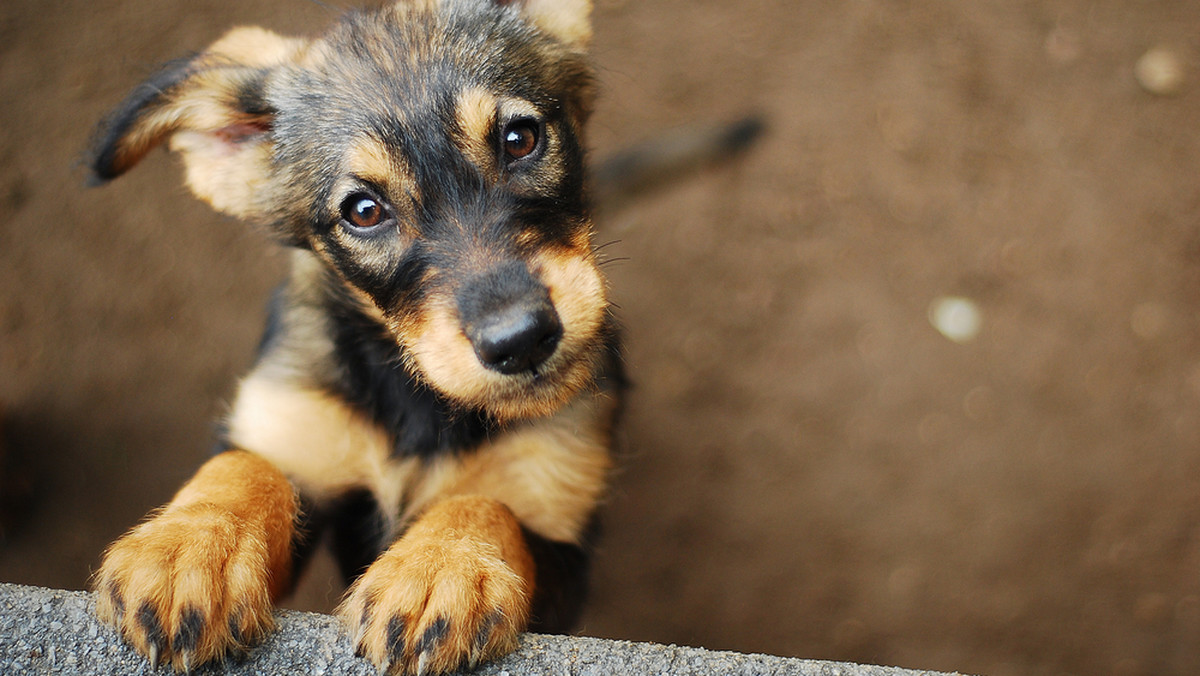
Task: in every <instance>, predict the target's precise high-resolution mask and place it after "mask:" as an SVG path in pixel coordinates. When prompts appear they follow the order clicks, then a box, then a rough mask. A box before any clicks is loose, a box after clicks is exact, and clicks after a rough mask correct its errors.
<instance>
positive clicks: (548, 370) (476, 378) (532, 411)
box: [413, 350, 597, 423]
mask: <svg viewBox="0 0 1200 676" xmlns="http://www.w3.org/2000/svg"><path fill="white" fill-rule="evenodd" d="M444 356H445V355H444V353H442V354H441V355H437V356H435V357H434V358H433V359H432V360H429V361H431V362H433V363H423V362H425V361H426V360H424V359H422V355H421V354H419V353H418V354H416V355H415V359H414V364H413V365H414V366H415V367H416V369H417V370H418V371H419V374H418V375H419V377H421V378H422V380H423V381H424V382H425V383H426V384H427V385H429V386H430V387H432V388H433V389H435V390H437V391H438V392H440V393H441V394H443V395H444V396H446V397H447V398H448V399H450V400H451V401H452V402H454V403H455V404H457V405H459V406H462V407H464V408H471V409H482V410H483V411H484V412H485V413H487V415H488V416H490V417H491V418H493V419H495V420H496V421H498V422H501V423H507V422H514V421H517V420H527V419H533V418H542V417H546V416H549V415H552V414H553V413H554V412H556V411H558V410H559V409H560V408H562V407H563V406H564V405H566V404H567V402H569V401H571V400H572V399H574V398H575V396H576V395H578V394H579V393H580V391H581V390H582V389H583V388H584V387H585V386H586V385H587V384H588V383H589V382H591V381H592V379H593V378H592V377H593V374H594V372H595V369H596V362H597V355H596V354H592V353H589V352H582V353H581V352H579V351H574V352H573V353H569V354H568V353H564V350H560V351H559V353H558V354H555V355H554V356H552V357H551V358H550V359H549V360H548V361H547V362H546V363H544V364H542V365H541V366H539V367H538V368H537V369H535V370H533V371H527V372H524V373H516V374H512V375H504V374H500V373H496V372H494V371H492V370H490V369H488V368H486V367H485V366H483V365H482V364H481V363H479V362H478V361H474V363H473V364H472V365H471V366H470V367H469V369H465V370H467V371H469V372H468V373H464V372H463V371H464V369H461V368H460V369H451V368H449V365H448V364H447V363H446V361H445V360H442V359H439V358H438V357H444ZM464 376H465V377H464Z"/></svg>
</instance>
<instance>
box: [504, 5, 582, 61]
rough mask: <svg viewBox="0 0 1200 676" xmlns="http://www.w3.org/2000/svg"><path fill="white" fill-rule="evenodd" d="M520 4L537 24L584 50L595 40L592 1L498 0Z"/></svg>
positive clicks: (529, 17)
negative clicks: (593, 37)
mask: <svg viewBox="0 0 1200 676" xmlns="http://www.w3.org/2000/svg"><path fill="white" fill-rule="evenodd" d="M496 2H497V3H498V4H501V5H516V6H518V7H520V8H521V13H522V14H524V15H525V16H526V18H528V19H529V21H530V22H531V23H533V25H535V26H537V27H538V28H541V29H542V30H544V31H546V32H547V33H549V34H550V35H553V36H554V37H556V38H558V39H559V40H562V41H563V42H565V43H567V44H569V45H571V46H573V47H577V48H579V49H583V48H585V47H587V45H588V42H590V41H591V39H592V0H496Z"/></svg>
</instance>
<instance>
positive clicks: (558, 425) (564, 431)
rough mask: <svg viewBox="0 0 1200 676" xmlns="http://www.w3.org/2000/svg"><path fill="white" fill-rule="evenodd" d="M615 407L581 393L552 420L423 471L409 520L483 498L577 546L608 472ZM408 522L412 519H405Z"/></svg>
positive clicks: (603, 398)
mask: <svg viewBox="0 0 1200 676" xmlns="http://www.w3.org/2000/svg"><path fill="white" fill-rule="evenodd" d="M615 404H616V402H615V401H614V399H613V398H612V397H610V396H608V395H606V394H603V393H597V394H585V395H583V396H581V397H580V398H579V399H578V400H577V401H575V402H574V403H572V404H571V405H569V406H568V407H567V408H566V409H564V410H562V411H560V412H559V413H557V414H555V415H554V416H553V417H552V418H550V419H548V420H544V421H538V422H536V423H531V424H528V425H525V426H523V427H521V428H520V429H516V430H513V431H511V432H509V433H507V434H504V435H502V436H500V437H498V438H497V439H496V440H495V441H494V442H492V443H488V444H485V445H484V446H483V447H481V448H479V449H478V450H477V451H476V452H475V453H472V454H470V455H466V456H463V457H451V456H448V457H443V458H440V459H438V460H436V461H435V462H434V463H433V464H432V466H430V467H429V468H428V470H426V471H425V472H424V473H423V476H422V480H421V481H420V482H419V483H418V484H417V486H416V488H415V490H414V491H413V493H412V495H411V498H410V500H411V502H410V503H409V507H408V512H407V513H408V514H418V513H420V511H421V510H423V509H425V507H426V506H427V505H428V504H430V503H431V502H433V501H436V500H437V499H439V498H440V497H441V496H445V495H484V496H488V497H490V498H493V499H495V500H498V501H500V502H501V503H503V504H505V505H507V506H508V507H509V508H510V509H512V510H513V512H514V513H515V514H516V515H517V518H518V519H520V520H521V523H523V524H525V525H526V526H527V527H528V528H530V529H531V530H533V531H534V532H536V533H538V534H539V535H541V536H543V537H546V538H549V539H551V540H555V541H558V542H574V543H579V542H580V539H581V537H582V535H583V533H584V530H585V528H586V527H587V522H588V519H589V517H590V516H591V513H592V511H593V510H594V509H595V507H596V504H597V503H598V502H599V500H600V498H601V496H602V495H603V493H604V487H605V485H606V484H607V481H608V474H609V471H610V470H611V468H612V458H611V457H610V454H609V450H608V449H609V445H610V442H611V439H610V434H611V430H609V429H608V427H607V422H606V421H608V420H610V419H611V414H612V409H613V406H615ZM409 518H411V517H409Z"/></svg>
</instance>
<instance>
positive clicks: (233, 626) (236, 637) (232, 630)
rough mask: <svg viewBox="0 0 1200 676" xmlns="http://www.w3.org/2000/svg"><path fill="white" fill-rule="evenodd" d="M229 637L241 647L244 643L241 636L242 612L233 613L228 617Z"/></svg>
mask: <svg viewBox="0 0 1200 676" xmlns="http://www.w3.org/2000/svg"><path fill="white" fill-rule="evenodd" d="M229 637H230V638H232V639H233V642H234V643H236V644H238V645H242V643H243V642H244V639H245V636H243V635H242V611H240V610H237V611H234V613H233V614H232V615H230V616H229Z"/></svg>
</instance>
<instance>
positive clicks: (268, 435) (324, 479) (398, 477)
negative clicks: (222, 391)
mask: <svg viewBox="0 0 1200 676" xmlns="http://www.w3.org/2000/svg"><path fill="white" fill-rule="evenodd" d="M228 425H229V437H230V440H231V441H232V442H233V443H235V444H237V445H238V446H239V447H242V448H248V449H253V450H254V452H256V453H258V454H260V455H261V456H263V457H264V458H266V459H268V460H270V461H271V462H272V463H274V464H275V466H276V467H278V468H279V469H280V470H282V471H283V472H284V473H286V474H287V475H288V476H289V477H291V478H292V481H294V482H295V483H296V485H297V486H298V487H299V488H300V489H301V490H303V491H304V492H306V493H308V494H310V495H312V496H313V497H316V498H326V497H333V496H336V495H338V494H340V493H344V492H345V491H347V490H349V489H352V488H359V487H365V488H368V489H370V490H371V492H372V493H373V494H374V495H375V497H376V499H377V500H379V502H380V507H381V508H382V509H383V511H384V512H385V513H388V514H396V513H398V511H399V509H400V505H401V503H402V500H403V497H404V491H405V487H406V486H407V485H408V483H409V479H410V477H411V476H412V475H413V473H414V472H415V471H416V467H417V465H418V461H417V460H416V459H415V458H409V459H406V460H403V461H401V462H394V461H392V460H391V459H390V456H391V454H392V446H391V444H390V443H389V441H388V439H387V436H386V435H385V434H384V433H383V432H382V431H381V430H380V429H379V428H378V427H376V426H375V425H373V424H372V423H370V422H368V421H367V420H365V419H364V418H363V417H362V416H361V415H360V414H359V413H357V412H356V411H354V410H352V409H351V408H350V407H349V406H347V405H346V404H345V403H343V402H341V401H339V400H337V399H334V398H333V397H330V396H329V395H326V394H323V393H321V392H317V391H315V390H308V389H303V388H300V387H297V386H296V385H295V384H293V383H284V382H275V381H272V380H271V379H269V378H268V377H266V376H262V375H252V376H251V377H249V378H247V379H246V380H244V381H242V384H241V387H240V389H239V390H238V396H237V400H236V402H235V404H234V408H233V411H232V413H231V414H230V417H229V420H228Z"/></svg>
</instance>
